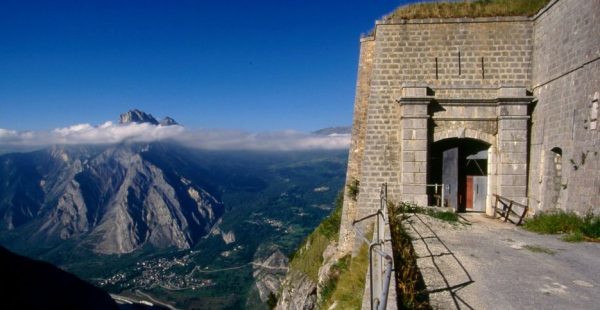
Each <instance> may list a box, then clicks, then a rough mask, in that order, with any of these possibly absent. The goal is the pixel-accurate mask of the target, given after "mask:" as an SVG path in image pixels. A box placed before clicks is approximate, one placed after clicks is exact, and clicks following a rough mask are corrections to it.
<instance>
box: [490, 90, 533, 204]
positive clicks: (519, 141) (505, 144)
mask: <svg viewBox="0 0 600 310" xmlns="http://www.w3.org/2000/svg"><path fill="white" fill-rule="evenodd" d="M531 100H532V97H529V96H527V92H526V89H525V88H524V87H500V89H499V90H498V108H497V109H498V111H497V113H498V135H497V139H498V141H497V152H498V154H499V157H500V158H499V159H498V161H497V165H496V167H497V171H496V172H497V176H498V178H497V181H498V184H497V193H498V194H499V195H500V196H503V197H506V198H509V199H512V200H514V201H516V202H519V203H522V204H527V150H528V142H527V139H528V134H527V132H528V129H529V128H528V126H529V115H528V114H527V113H528V110H527V106H528V104H529V103H530V102H531Z"/></svg>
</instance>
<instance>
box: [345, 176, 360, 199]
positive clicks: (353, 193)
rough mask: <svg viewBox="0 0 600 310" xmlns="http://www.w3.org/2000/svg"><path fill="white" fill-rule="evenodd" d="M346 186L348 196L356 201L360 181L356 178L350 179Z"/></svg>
mask: <svg viewBox="0 0 600 310" xmlns="http://www.w3.org/2000/svg"><path fill="white" fill-rule="evenodd" d="M346 187H347V188H348V196H349V197H350V198H351V199H352V200H354V201H356V198H358V192H359V191H360V181H359V180H357V179H352V181H350V183H348V185H346Z"/></svg>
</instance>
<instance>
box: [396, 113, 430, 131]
mask: <svg viewBox="0 0 600 310" xmlns="http://www.w3.org/2000/svg"><path fill="white" fill-rule="evenodd" d="M400 119H429V115H413V116H400ZM424 129H425V128H424Z"/></svg>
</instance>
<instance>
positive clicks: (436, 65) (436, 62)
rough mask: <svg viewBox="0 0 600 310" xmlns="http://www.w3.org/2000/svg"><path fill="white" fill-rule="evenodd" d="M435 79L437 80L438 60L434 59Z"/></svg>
mask: <svg viewBox="0 0 600 310" xmlns="http://www.w3.org/2000/svg"><path fill="white" fill-rule="evenodd" d="M435 79H436V80H437V79H438V58H437V57H436V58H435Z"/></svg>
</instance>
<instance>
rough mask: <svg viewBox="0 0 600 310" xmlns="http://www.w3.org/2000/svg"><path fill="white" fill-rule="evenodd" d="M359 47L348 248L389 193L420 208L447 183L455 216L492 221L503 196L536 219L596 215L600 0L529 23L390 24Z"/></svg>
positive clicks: (564, 7)
mask: <svg viewBox="0 0 600 310" xmlns="http://www.w3.org/2000/svg"><path fill="white" fill-rule="evenodd" d="M360 42H361V44H360V59H359V67H358V77H357V86H356V97H355V103H354V120H353V129H352V142H351V146H350V154H349V162H348V170H347V176H346V184H347V186H346V190H345V197H344V198H345V199H344V208H343V212H342V225H341V229H340V243H339V249H340V251H348V250H350V249H351V248H352V244H353V239H354V237H353V232H352V226H351V223H352V221H354V220H355V219H358V218H360V217H362V216H365V215H367V214H371V213H374V211H375V210H376V209H377V208H378V207H379V190H380V186H381V184H382V183H387V184H388V195H389V199H390V200H391V201H396V202H397V201H412V202H415V203H417V204H419V205H423V206H425V205H433V204H435V203H438V204H439V203H440V201H439V192H437V191H436V188H435V187H434V186H428V185H431V184H444V185H443V188H444V191H445V198H444V201H443V203H444V204H445V205H446V206H448V207H452V208H455V209H457V210H459V211H460V210H469V209H472V210H475V211H481V212H487V213H488V214H491V212H493V210H492V208H493V195H494V194H497V195H501V196H503V197H506V198H508V199H511V200H514V201H516V202H519V203H523V204H526V205H528V206H529V213H530V214H534V213H535V212H539V211H542V210H550V209H554V208H560V209H564V210H571V211H575V212H577V213H579V214H585V213H587V212H594V213H596V214H598V213H600V154H599V153H600V142H599V141H600V124H598V104H599V102H598V101H599V99H600V61H599V59H600V0H552V1H550V2H549V3H548V4H547V5H546V6H545V7H544V8H543V9H541V10H540V11H539V12H538V13H537V14H535V15H534V16H531V17H528V16H521V17H492V18H449V19H414V20H407V19H395V18H393V17H389V16H388V17H386V18H383V19H382V20H379V21H377V22H376V24H375V29H374V30H373V32H372V33H371V34H370V35H368V36H365V37H363V38H362V39H361V41H360ZM356 185H358V189H359V191H358V195H357V196H355V195H352V193H350V190H349V189H350V188H351V187H352V186H356ZM440 188H442V186H441V185H440V186H439V188H438V189H437V190H439V189H440ZM436 199H438V200H437V201H436Z"/></svg>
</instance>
